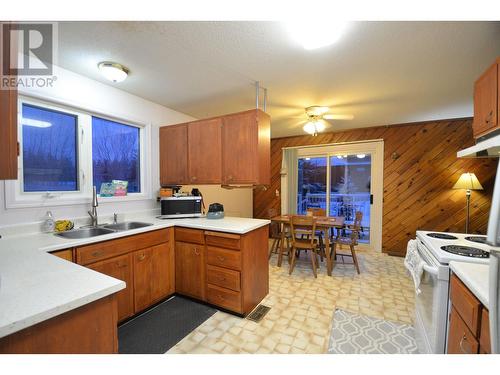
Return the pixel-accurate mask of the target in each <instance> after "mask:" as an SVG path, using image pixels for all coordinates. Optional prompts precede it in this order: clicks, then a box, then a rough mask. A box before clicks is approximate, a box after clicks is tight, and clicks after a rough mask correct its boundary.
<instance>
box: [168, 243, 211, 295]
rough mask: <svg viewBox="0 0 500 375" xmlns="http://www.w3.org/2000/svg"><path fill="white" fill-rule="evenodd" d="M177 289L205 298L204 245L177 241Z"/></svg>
mask: <svg viewBox="0 0 500 375" xmlns="http://www.w3.org/2000/svg"><path fill="white" fill-rule="evenodd" d="M175 290H176V291H177V292H178V293H181V294H185V295H188V296H190V297H193V298H198V299H201V300H205V249H204V246H203V245H197V244H191V243H187V242H179V241H176V242H175Z"/></svg>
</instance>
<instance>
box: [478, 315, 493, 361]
mask: <svg viewBox="0 0 500 375" xmlns="http://www.w3.org/2000/svg"><path fill="white" fill-rule="evenodd" d="M479 346H480V347H481V352H482V353H485V354H490V353H491V339H490V317H489V314H488V310H486V309H484V308H483V312H482V314H481V334H480V335H479Z"/></svg>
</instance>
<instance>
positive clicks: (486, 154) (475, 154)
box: [457, 134, 500, 158]
mask: <svg viewBox="0 0 500 375" xmlns="http://www.w3.org/2000/svg"><path fill="white" fill-rule="evenodd" d="M457 157H459V158H498V157H500V134H499V135H496V136H494V137H491V138H489V139H486V140H484V141H481V142H478V143H477V144H476V145H475V146H472V147H469V148H466V149H464V150H460V151H458V152H457Z"/></svg>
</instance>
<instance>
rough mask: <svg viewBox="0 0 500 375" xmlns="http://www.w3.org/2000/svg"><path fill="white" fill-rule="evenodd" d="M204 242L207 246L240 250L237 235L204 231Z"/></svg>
mask: <svg viewBox="0 0 500 375" xmlns="http://www.w3.org/2000/svg"><path fill="white" fill-rule="evenodd" d="M205 241H206V243H207V245H212V246H217V247H226V248H228V249H235V250H239V249H240V236H239V235H237V234H232V233H222V232H209V231H205Z"/></svg>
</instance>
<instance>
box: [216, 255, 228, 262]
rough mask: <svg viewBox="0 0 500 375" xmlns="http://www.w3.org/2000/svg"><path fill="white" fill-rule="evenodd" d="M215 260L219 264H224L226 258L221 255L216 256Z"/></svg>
mask: <svg viewBox="0 0 500 375" xmlns="http://www.w3.org/2000/svg"><path fill="white" fill-rule="evenodd" d="M217 259H219V260H220V261H221V262H224V261H225V260H226V258H224V257H223V256H221V255H217Z"/></svg>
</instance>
